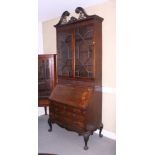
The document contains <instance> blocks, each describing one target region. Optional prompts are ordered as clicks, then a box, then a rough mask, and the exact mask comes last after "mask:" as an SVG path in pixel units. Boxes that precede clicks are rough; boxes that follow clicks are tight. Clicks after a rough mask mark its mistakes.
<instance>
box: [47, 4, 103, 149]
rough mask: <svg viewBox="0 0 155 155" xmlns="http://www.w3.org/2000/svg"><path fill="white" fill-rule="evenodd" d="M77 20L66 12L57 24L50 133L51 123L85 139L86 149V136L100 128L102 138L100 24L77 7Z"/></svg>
mask: <svg viewBox="0 0 155 155" xmlns="http://www.w3.org/2000/svg"><path fill="white" fill-rule="evenodd" d="M75 12H76V13H77V14H78V17H77V18H76V17H73V16H72V17H70V13H69V12H68V11H65V12H64V13H63V14H62V16H61V19H60V21H59V22H58V24H56V25H55V28H56V34H57V77H58V83H57V85H56V87H55V88H54V90H53V92H52V93H51V95H50V97H49V100H50V108H49V110H50V114H49V120H48V123H49V126H50V129H49V131H52V124H53V123H56V124H58V125H59V126H61V127H63V128H66V129H67V130H70V131H75V132H77V133H78V134H79V135H82V136H83V137H84V142H85V146H84V149H85V150H87V149H88V146H87V143H88V140H89V136H90V135H92V134H93V132H94V131H95V130H97V129H99V136H100V137H102V134H101V131H102V128H103V124H102V21H103V18H101V17H99V16H97V15H91V16H89V15H87V13H86V12H85V10H84V9H83V8H81V7H77V8H76V10H75Z"/></svg>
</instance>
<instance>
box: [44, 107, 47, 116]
mask: <svg viewBox="0 0 155 155" xmlns="http://www.w3.org/2000/svg"><path fill="white" fill-rule="evenodd" d="M44 109H45V115H47V107H46V106H45V107H44Z"/></svg>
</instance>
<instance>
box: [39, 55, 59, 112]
mask: <svg viewBox="0 0 155 155" xmlns="http://www.w3.org/2000/svg"><path fill="white" fill-rule="evenodd" d="M55 85H56V55H55V54H41V55H38V106H39V107H44V108H45V115H47V106H49V100H48V97H49V96H50V94H51V92H52V90H53V88H54V86H55Z"/></svg>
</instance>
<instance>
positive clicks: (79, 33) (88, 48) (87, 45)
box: [75, 25, 94, 78]
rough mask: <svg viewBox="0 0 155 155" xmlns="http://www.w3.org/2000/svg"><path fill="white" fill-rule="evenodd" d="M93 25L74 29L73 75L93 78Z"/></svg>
mask: <svg viewBox="0 0 155 155" xmlns="http://www.w3.org/2000/svg"><path fill="white" fill-rule="evenodd" d="M93 36H94V31H93V26H92V25H90V26H83V27H79V28H77V29H76V30H75V77H80V78H94V46H93Z"/></svg>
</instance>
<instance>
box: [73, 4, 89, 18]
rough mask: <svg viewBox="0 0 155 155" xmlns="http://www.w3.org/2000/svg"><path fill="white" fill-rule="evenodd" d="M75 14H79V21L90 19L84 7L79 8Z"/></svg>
mask: <svg viewBox="0 0 155 155" xmlns="http://www.w3.org/2000/svg"><path fill="white" fill-rule="evenodd" d="M75 12H76V13H79V18H78V19H84V18H87V17H88V15H87V13H86V12H85V10H84V9H83V8H82V7H77V8H76V9H75Z"/></svg>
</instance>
